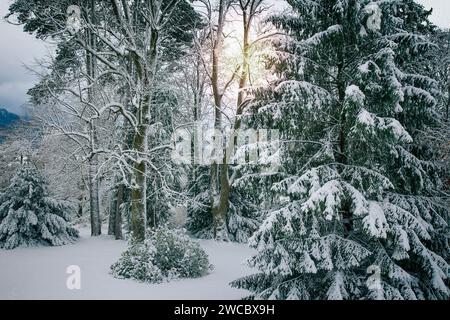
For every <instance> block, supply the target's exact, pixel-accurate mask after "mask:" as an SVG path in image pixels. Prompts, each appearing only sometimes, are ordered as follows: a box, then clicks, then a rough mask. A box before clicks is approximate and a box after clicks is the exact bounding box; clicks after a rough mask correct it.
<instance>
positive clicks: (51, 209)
mask: <svg viewBox="0 0 450 320" xmlns="http://www.w3.org/2000/svg"><path fill="white" fill-rule="evenodd" d="M69 219H70V207H69V206H68V205H67V203H66V202H63V201H58V200H56V199H53V198H51V197H50V196H49V194H48V191H47V186H46V183H45V181H44V180H43V178H42V177H41V176H40V175H39V173H38V171H37V170H36V169H35V168H33V167H32V166H31V165H24V166H22V167H21V168H19V169H18V171H17V173H16V175H15V176H14V178H13V179H12V181H11V184H10V185H9V187H8V188H7V189H6V190H5V192H3V193H1V194H0V247H2V248H5V249H14V248H16V247H18V246H34V245H47V246H48V245H50V246H60V245H64V244H68V243H72V242H74V241H75V240H76V238H77V237H78V231H77V230H76V229H74V228H73V227H72V226H70V225H69V223H68V222H69Z"/></svg>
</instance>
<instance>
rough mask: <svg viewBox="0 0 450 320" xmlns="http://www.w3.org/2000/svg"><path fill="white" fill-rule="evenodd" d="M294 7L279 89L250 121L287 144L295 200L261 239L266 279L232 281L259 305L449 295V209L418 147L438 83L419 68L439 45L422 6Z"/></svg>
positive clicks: (358, 2) (325, 1) (287, 181)
mask: <svg viewBox="0 0 450 320" xmlns="http://www.w3.org/2000/svg"><path fill="white" fill-rule="evenodd" d="M288 3H289V4H290V5H291V7H292V13H289V14H283V15H279V16H276V17H273V19H272V20H273V22H274V24H275V25H276V26H277V27H279V28H281V29H283V30H284V31H285V32H286V33H288V34H289V38H288V39H287V40H286V39H285V38H278V39H276V40H275V41H274V45H275V48H276V54H275V55H273V56H272V57H270V63H271V64H272V65H273V68H274V70H276V72H277V73H279V74H280V77H281V80H280V81H278V82H277V83H275V84H272V85H271V86H270V87H269V88H262V89H257V90H255V92H254V95H255V101H254V102H253V114H252V115H251V116H250V119H249V121H250V122H251V123H253V124H256V125H259V126H261V127H264V126H266V127H267V126H272V127H274V128H277V129H279V130H280V132H281V137H282V139H283V140H286V141H288V143H285V144H283V147H282V152H283V155H284V157H283V159H284V163H283V170H282V172H280V173H279V181H278V182H277V183H275V184H274V185H273V187H272V190H273V191H274V193H275V194H276V195H278V197H279V198H280V199H289V200H288V201H286V202H282V201H276V202H275V203H277V204H278V205H277V206H274V208H273V209H272V210H271V212H270V213H269V215H268V217H267V219H266V220H265V221H264V223H263V224H262V226H261V228H260V229H259V230H258V231H257V232H256V233H255V235H254V236H253V237H252V238H251V240H250V244H251V246H253V247H254V248H256V249H257V250H258V253H257V254H256V256H254V257H253V258H251V259H250V264H251V265H252V266H254V267H256V268H258V269H259V273H258V274H255V275H251V276H248V277H244V278H242V279H238V280H236V281H235V282H233V283H232V285H233V286H236V287H240V288H245V289H248V290H250V291H252V295H251V298H256V299H389V300H390V299H448V298H449V296H450V289H449V270H450V269H449V264H448V261H446V258H445V255H444V253H445V252H448V250H449V246H448V245H449V244H448V236H446V235H448V232H449V210H448V208H447V207H446V206H444V205H443V203H442V201H441V199H440V198H439V190H440V188H441V185H442V184H441V182H440V181H439V174H438V171H439V167H438V166H436V164H435V163H434V162H433V161H430V160H429V159H427V158H426V157H424V155H423V154H422V153H421V152H419V151H418V146H419V142H417V139H418V131H419V130H421V129H423V128H426V127H427V126H432V123H433V121H432V120H433V117H434V116H435V115H436V98H435V93H436V92H435V89H436V88H435V84H436V82H435V81H434V80H433V79H431V78H430V77H428V76H427V75H426V74H424V72H423V70H420V68H411V66H412V63H411V62H412V61H414V59H415V57H417V55H419V54H421V53H423V52H426V51H427V50H430V49H432V48H433V44H432V43H430V41H429V39H428V38H427V37H426V36H425V35H424V34H421V32H422V31H423V28H425V27H426V26H429V25H430V24H429V22H428V20H427V17H428V15H429V12H426V11H425V10H424V8H423V7H422V6H420V5H417V4H416V3H415V2H414V1H411V0H398V1H389V2H380V1H369V0H331V1H330V0H317V1H310V0H295V1H294V0H291V1H288ZM421 26H422V27H421ZM416 61H417V60H416ZM286 197H287V198H286ZM437 243H439V246H436V244H437ZM447 258H448V256H447ZM373 272H375V273H374V274H372V273H373Z"/></svg>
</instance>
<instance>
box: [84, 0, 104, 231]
mask: <svg viewBox="0 0 450 320" xmlns="http://www.w3.org/2000/svg"><path fill="white" fill-rule="evenodd" d="M90 6H91V8H90V9H91V17H90V18H91V19H92V22H93V23H94V24H95V22H96V21H95V3H94V1H93V0H91V3H90ZM86 33H87V34H86V35H87V39H88V42H89V44H90V46H91V47H92V48H93V49H94V50H95V48H96V41H95V38H94V35H93V34H92V32H90V31H89V30H87V31H86ZM86 69H87V74H88V84H89V85H90V87H89V89H88V99H89V101H94V99H95V89H94V87H93V79H95V76H96V58H95V56H94V54H92V53H90V52H87V55H86ZM89 125H90V134H91V148H92V151H93V149H94V148H95V147H96V145H97V130H96V129H97V128H96V124H95V120H91V123H90V124H89ZM97 168H98V155H97V154H93V155H92V157H91V159H90V161H89V204H90V216H91V235H92V236H99V235H100V234H101V233H102V226H101V219H100V200H99V181H98V179H97V178H96V175H97Z"/></svg>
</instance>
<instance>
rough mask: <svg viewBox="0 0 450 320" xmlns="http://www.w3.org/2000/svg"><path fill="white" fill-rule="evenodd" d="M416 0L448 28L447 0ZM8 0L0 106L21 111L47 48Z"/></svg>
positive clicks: (1, 37) (1, 29) (1, 11)
mask: <svg viewBox="0 0 450 320" xmlns="http://www.w3.org/2000/svg"><path fill="white" fill-rule="evenodd" d="M277 1H279V0H277ZM417 1H418V2H419V3H422V4H423V5H424V6H425V7H426V8H433V9H434V10H433V15H432V17H431V21H432V22H433V23H435V24H436V25H438V26H440V27H443V28H450V0H417ZM10 2H11V1H10V0H0V18H1V20H0V41H1V44H2V46H1V50H0V108H6V109H8V110H9V111H12V112H15V113H18V114H22V113H23V109H22V105H23V104H24V103H25V102H26V101H27V99H28V97H27V95H26V92H27V90H28V89H29V88H30V87H32V86H33V83H35V81H36V79H35V78H34V77H33V76H32V75H31V74H30V73H29V72H28V71H27V70H26V69H25V68H24V64H26V65H31V64H33V62H34V59H35V58H42V57H43V56H44V55H46V54H48V52H49V49H48V48H47V46H46V45H45V44H44V43H43V42H42V41H39V40H36V39H35V38H34V37H33V36H31V35H28V34H26V33H24V32H23V31H22V28H21V27H19V26H14V25H10V24H8V23H6V22H5V21H3V17H4V16H5V15H6V14H7V12H8V7H9V4H10ZM271 2H274V1H273V0H271Z"/></svg>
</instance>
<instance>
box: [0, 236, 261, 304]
mask: <svg viewBox="0 0 450 320" xmlns="http://www.w3.org/2000/svg"><path fill="white" fill-rule="evenodd" d="M200 244H201V246H202V247H203V248H204V249H205V251H206V252H207V254H208V256H209V260H210V263H212V264H213V265H214V269H213V270H212V271H211V273H210V274H209V275H207V276H205V277H202V278H197V279H181V280H176V281H172V282H169V283H162V284H144V283H138V282H135V281H133V280H120V279H115V278H113V277H112V276H111V275H110V274H109V266H110V265H111V264H112V263H113V262H115V261H116V260H117V258H118V257H119V256H120V254H121V252H122V251H124V250H125V247H126V242H125V241H116V240H114V239H112V237H110V236H105V235H103V236H100V237H96V238H92V237H90V236H89V234H88V231H87V230H82V231H81V237H80V239H79V240H78V241H77V242H76V243H74V244H71V245H66V246H61V247H33V248H17V249H14V250H2V249H0V299H160V300H163V299H175V300H178V299H179V300H191V299H202V300H207V299H240V298H242V297H244V296H246V295H247V292H246V291H245V290H240V289H235V288H231V287H230V286H229V285H228V284H229V283H230V282H231V281H233V280H235V279H237V278H239V277H241V276H243V275H246V274H249V273H251V269H250V268H249V267H248V266H247V265H246V264H245V263H244V260H245V259H246V258H248V257H250V256H251V255H252V254H253V251H252V249H250V248H248V247H247V246H246V245H243V244H236V243H223V242H215V241H213V240H200ZM70 265H78V266H79V267H80V269H81V289H80V290H69V289H67V287H66V280H67V278H68V277H69V274H67V273H66V270H67V267H68V266H70Z"/></svg>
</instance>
